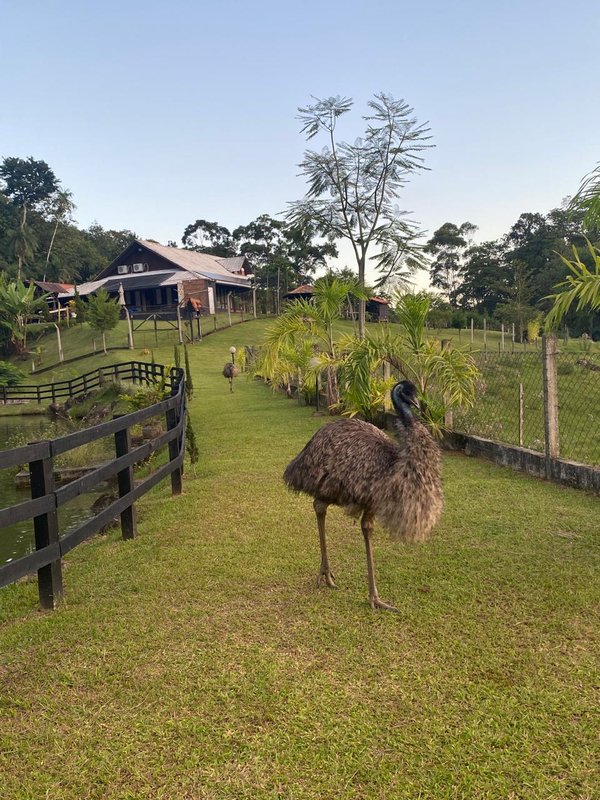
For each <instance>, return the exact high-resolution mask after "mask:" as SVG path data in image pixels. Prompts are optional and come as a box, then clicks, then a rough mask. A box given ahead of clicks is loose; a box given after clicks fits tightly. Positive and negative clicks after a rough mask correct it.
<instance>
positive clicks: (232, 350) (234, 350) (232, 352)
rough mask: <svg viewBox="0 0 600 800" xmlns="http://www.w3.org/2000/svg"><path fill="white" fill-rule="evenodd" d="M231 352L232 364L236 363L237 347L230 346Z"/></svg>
mask: <svg viewBox="0 0 600 800" xmlns="http://www.w3.org/2000/svg"><path fill="white" fill-rule="evenodd" d="M229 352H230V353H231V363H232V364H235V354H236V353H237V350H236V348H235V347H234V346H233V345H232V346H231V347H230V348H229Z"/></svg>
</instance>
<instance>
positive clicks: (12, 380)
mask: <svg viewBox="0 0 600 800" xmlns="http://www.w3.org/2000/svg"><path fill="white" fill-rule="evenodd" d="M24 379H25V373H24V372H23V371H22V370H20V369H19V368H18V367H17V366H15V365H14V364H11V363H10V362H9V361H0V386H17V385H18V384H19V383H22V382H23V380H24Z"/></svg>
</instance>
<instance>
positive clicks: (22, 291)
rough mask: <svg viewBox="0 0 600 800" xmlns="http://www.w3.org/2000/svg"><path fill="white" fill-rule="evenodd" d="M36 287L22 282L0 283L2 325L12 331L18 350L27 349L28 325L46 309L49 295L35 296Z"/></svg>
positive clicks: (0, 318)
mask: <svg viewBox="0 0 600 800" xmlns="http://www.w3.org/2000/svg"><path fill="white" fill-rule="evenodd" d="M35 289H36V287H35V285H34V284H33V283H32V284H30V285H29V286H25V284H23V283H21V281H11V282H10V283H0V325H2V326H3V327H4V328H7V329H8V330H9V331H10V336H11V344H12V346H13V347H14V348H15V349H17V350H26V349H27V323H28V321H29V319H30V318H31V317H32V316H33V315H34V314H35V313H36V312H37V311H40V310H41V309H43V308H45V307H46V301H47V298H48V297H49V295H47V294H43V295H40V296H39V297H36V296H35Z"/></svg>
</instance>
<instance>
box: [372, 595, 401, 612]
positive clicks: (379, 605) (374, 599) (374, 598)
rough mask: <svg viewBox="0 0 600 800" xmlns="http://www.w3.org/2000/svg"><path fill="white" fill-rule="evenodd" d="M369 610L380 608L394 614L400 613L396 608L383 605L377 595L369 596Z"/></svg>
mask: <svg viewBox="0 0 600 800" xmlns="http://www.w3.org/2000/svg"><path fill="white" fill-rule="evenodd" d="M371 608H372V609H373V611H374V610H375V609H376V608H381V609H383V610H384V611H394V612H395V613H396V614H399V613H400V611H399V610H398V609H397V608H396V606H391V605H390V604H389V603H384V602H383V600H380V599H379V597H378V596H377V595H371Z"/></svg>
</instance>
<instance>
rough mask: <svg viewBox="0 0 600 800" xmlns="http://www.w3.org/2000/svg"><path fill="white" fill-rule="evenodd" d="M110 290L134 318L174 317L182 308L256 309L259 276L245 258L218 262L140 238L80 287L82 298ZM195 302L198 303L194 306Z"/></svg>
mask: <svg viewBox="0 0 600 800" xmlns="http://www.w3.org/2000/svg"><path fill="white" fill-rule="evenodd" d="M101 288H104V289H105V290H106V291H107V292H108V293H109V294H110V295H112V296H113V297H115V298H120V299H121V302H123V300H124V305H125V306H126V307H127V309H128V311H129V312H130V313H131V314H152V313H156V312H160V313H161V314H162V315H166V316H170V315H172V316H173V317H174V316H175V315H176V312H177V307H178V306H179V307H180V308H189V307H193V308H194V309H195V310H196V311H197V312H198V313H202V314H215V313H216V312H217V311H219V310H227V308H228V304H229V307H230V308H231V310H235V309H238V308H241V307H245V308H247V309H248V308H251V307H252V303H253V292H252V290H253V276H252V271H251V267H250V263H249V261H248V259H247V258H246V257H245V256H239V257H236V258H218V257H217V256H211V255H208V254H207V253H196V252H194V251H193V250H180V249H179V248H177V247H166V246H165V245H162V244H159V243H158V242H155V241H154V240H152V239H136V240H134V241H133V242H131V244H130V245H128V247H126V248H125V250H123V252H122V253H121V254H120V255H119V256H118V257H117V258H115V260H114V261H113V262H112V263H111V264H109V265H108V266H107V267H106V269H104V270H102V272H101V273H100V274H99V275H98V276H97V277H96V279H95V280H93V281H88V282H87V283H82V284H80V285H79V286H77V292H78V294H79V295H81V296H82V297H85V296H86V295H89V294H93V293H94V292H97V291H98V290H99V289H101ZM190 300H193V301H194V302H193V303H191V305H190V302H189V301H190Z"/></svg>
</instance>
